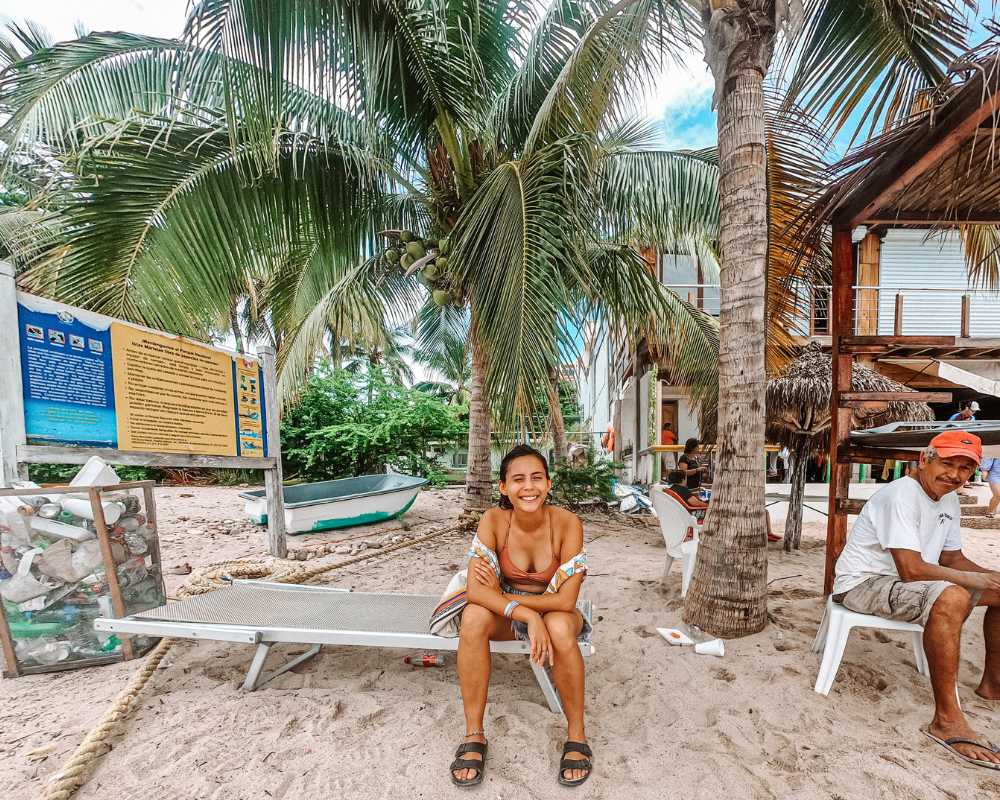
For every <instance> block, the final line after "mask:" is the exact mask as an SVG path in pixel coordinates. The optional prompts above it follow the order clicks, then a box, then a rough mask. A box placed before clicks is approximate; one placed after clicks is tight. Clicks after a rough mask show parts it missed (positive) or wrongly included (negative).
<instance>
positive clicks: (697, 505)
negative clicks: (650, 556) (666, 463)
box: [667, 469, 781, 542]
mask: <svg viewBox="0 0 1000 800" xmlns="http://www.w3.org/2000/svg"><path fill="white" fill-rule="evenodd" d="M684 480H685V475H684V471H683V470H680V469H675V470H672V471H671V472H670V474H669V475H668V476H667V481H668V484H667V488H668V489H669V490H670V491H671V492H673V493H674V494H676V495H677V496H678V497H679V498H680V499H681V501H682V502H683V503H684V505H685V506H686V507H687V510H688V511H690V512H691V516H693V517H694V518H695V519H696V520H699V521H700V520H703V519H705V512H706V511H707V510H708V502H707V501H705V500H702V498H701V496H700V494H699V493H698V492H696V491H692V490H691V489H689V488H688V487H687V486H685V485H684ZM765 519H766V520H767V540H768V541H769V542H780V541H781V537H780V536H775V535H774V533H773V532H772V531H771V515H770V514H767V513H766V512H765Z"/></svg>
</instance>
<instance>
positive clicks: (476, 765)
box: [448, 742, 486, 786]
mask: <svg viewBox="0 0 1000 800" xmlns="http://www.w3.org/2000/svg"><path fill="white" fill-rule="evenodd" d="M466 753H479V755H481V756H482V759H481V760H480V759H475V758H462V756H463V755H465V754H466ZM448 769H450V770H451V782H452V783H453V784H455V785H456V786H478V785H479V784H480V783H482V782H483V775H484V774H485V772H486V743H485V742H465V743H464V744H460V745H459V746H458V749H457V750H456V751H455V760H454V761H452V762H451V766H450V767H449V768H448ZM460 769H474V770H475V771H476V774H475V775H474V776H473V777H471V778H465V779H461V778H456V777H455V771H456V770H460Z"/></svg>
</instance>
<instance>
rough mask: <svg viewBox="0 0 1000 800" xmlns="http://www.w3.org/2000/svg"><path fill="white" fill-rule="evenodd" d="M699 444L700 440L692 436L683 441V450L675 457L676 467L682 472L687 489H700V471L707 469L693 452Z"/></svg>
mask: <svg viewBox="0 0 1000 800" xmlns="http://www.w3.org/2000/svg"><path fill="white" fill-rule="evenodd" d="M700 444H701V442H700V441H698V439H697V438H696V437H694V436H692V437H691V438H690V439H688V440H687V441H686V442H684V452H683V453H681V455H680V458H678V459H677V469H679V470H680V471H681V472H683V473H684V481H685V484H686V485H687V488H688V489H700V488H701V476H702V472H703V471H707V468H706V467H704V466H703V465H702V464H701V462H699V461H698V459H697V457H696V456H695V454H694V451H695V450H697V449H698V447H699V445H700Z"/></svg>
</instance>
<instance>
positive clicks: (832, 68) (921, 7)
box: [684, 0, 975, 636]
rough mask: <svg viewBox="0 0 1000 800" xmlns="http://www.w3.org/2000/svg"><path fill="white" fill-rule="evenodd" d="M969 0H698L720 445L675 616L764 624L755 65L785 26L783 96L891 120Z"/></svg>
mask: <svg viewBox="0 0 1000 800" xmlns="http://www.w3.org/2000/svg"><path fill="white" fill-rule="evenodd" d="M973 5H975V4H974V3H971V2H966V1H965V0H840V1H838V2H832V0H805V3H803V2H802V0H701V2H700V7H701V14H702V22H703V31H704V37H703V41H704V48H705V60H706V62H708V65H709V67H710V68H711V70H712V73H713V75H714V77H715V83H716V90H715V98H714V103H715V105H716V107H717V111H718V132H719V200H720V234H719V254H720V263H721V273H720V284H721V292H720V294H721V302H720V315H719V421H718V445H719V453H720V458H721V460H722V464H723V467H724V468H723V469H722V470H721V471H720V474H719V477H718V479H717V482H716V485H715V486H714V487H713V501H712V509H711V511H710V512H709V514H708V517H707V519H706V521H705V525H704V529H703V531H702V534H701V538H702V541H701V545H700V546H699V551H698V553H699V557H698V564H697V568H696V571H695V575H694V579H693V581H692V583H691V587H690V590H689V593H688V595H687V602H686V604H685V611H684V618H685V620H686V621H688V622H690V623H693V624H696V625H699V626H700V627H702V628H704V629H706V630H709V631H711V632H712V633H714V634H716V635H720V636H741V635H745V634H748V633H753V632H756V631H758V630H760V629H761V628H763V627H764V625H765V624H766V621H767V616H766V611H767V609H766V577H767V555H766V549H765V535H764V534H765V520H764V497H763V493H764V479H763V475H762V474H761V473H762V465H761V458H760V453H761V449H762V446H763V444H764V407H765V389H766V373H765V348H764V340H765V308H766V304H765V297H766V281H765V274H766V268H765V264H766V261H767V249H768V206H767V197H768V192H767V185H768V170H767V153H768V149H767V140H766V135H765V130H766V128H765V102H764V78H765V76H766V75H767V74H768V71H769V69H770V67H771V61H772V57H773V55H774V51H775V47H776V45H777V44H778V43H779V34H780V33H782V32H785V33H786V34H787V38H786V39H785V48H786V64H787V65H788V69H789V76H790V77H789V81H788V87H789V94H788V99H789V101H795V100H797V99H800V98H801V99H803V105H804V108H805V110H806V111H811V112H819V111H822V112H823V113H824V114H825V115H826V117H827V118H828V119H829V120H830V121H831V125H832V126H833V129H834V130H837V129H839V128H841V127H843V126H844V125H846V124H847V123H848V122H851V121H855V116H856V115H857V114H858V113H859V110H860V124H867V125H869V126H876V125H886V124H890V123H891V122H892V121H893V120H895V119H898V118H899V117H900V116H903V115H905V114H906V113H908V111H909V109H910V108H912V107H913V104H914V101H915V100H916V99H917V97H918V94H919V92H920V91H921V90H922V89H925V88H927V87H929V86H933V85H935V84H936V83H937V82H938V81H940V80H941V78H943V77H944V74H945V67H946V65H947V62H948V61H949V60H950V59H951V58H952V57H953V56H954V55H955V54H956V53H957V52H958V49H959V47H960V45H961V44H962V42H963V41H964V34H965V27H964V25H963V23H962V18H961V11H962V8H963V6H973Z"/></svg>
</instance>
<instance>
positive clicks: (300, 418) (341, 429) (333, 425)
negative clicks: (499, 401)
mask: <svg viewBox="0 0 1000 800" xmlns="http://www.w3.org/2000/svg"><path fill="white" fill-rule="evenodd" d="M466 432H467V425H465V424H464V423H463V422H462V421H460V419H459V418H458V415H457V413H456V409H454V408H453V407H449V406H447V405H445V404H444V403H442V402H441V401H440V400H439V399H437V398H435V397H432V396H430V395H428V394H425V393H424V392H420V391H417V390H415V389H408V388H406V387H405V386H400V385H399V384H397V383H393V382H391V381H390V380H388V379H387V378H386V377H385V375H384V374H383V373H382V372H381V371H379V370H371V371H369V372H368V373H367V374H364V375H352V374H350V373H347V372H344V371H342V370H341V371H334V370H329V369H325V368H324V369H321V370H320V371H319V372H318V373H317V374H316V376H314V377H313V378H312V380H311V381H310V382H309V385H308V387H307V389H306V391H305V392H304V393H303V395H302V398H301V399H300V401H299V403H298V404H297V405H296V406H295V407H294V408H292V409H291V410H290V411H289V412H288V413H287V414H286V415H285V417H284V419H283V420H282V423H281V442H282V455H283V463H284V468H285V474H286V475H288V476H298V477H301V478H303V479H305V480H310V481H315V480H331V479H334V478H347V477H351V476H353V475H363V474H366V473H377V472H384V471H385V468H386V466H391V467H392V468H394V469H397V470H399V471H401V472H406V473H409V474H411V475H422V476H425V477H430V478H433V479H436V480H437V481H438V482H440V481H441V480H443V476H442V475H441V469H442V466H441V464H440V463H439V462H438V460H437V459H436V458H433V457H428V456H427V455H426V453H427V451H428V449H429V447H428V446H429V443H431V442H435V443H445V444H448V443H452V442H454V443H457V442H458V441H460V440H461V439H463V438H464V436H465V435H466Z"/></svg>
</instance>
